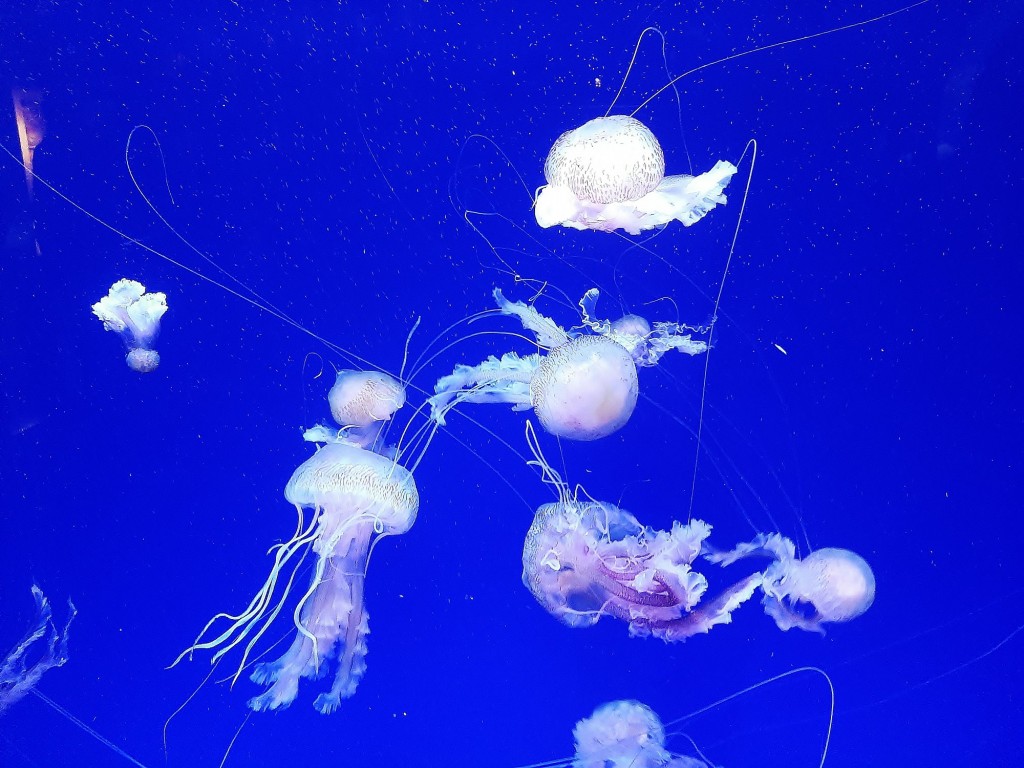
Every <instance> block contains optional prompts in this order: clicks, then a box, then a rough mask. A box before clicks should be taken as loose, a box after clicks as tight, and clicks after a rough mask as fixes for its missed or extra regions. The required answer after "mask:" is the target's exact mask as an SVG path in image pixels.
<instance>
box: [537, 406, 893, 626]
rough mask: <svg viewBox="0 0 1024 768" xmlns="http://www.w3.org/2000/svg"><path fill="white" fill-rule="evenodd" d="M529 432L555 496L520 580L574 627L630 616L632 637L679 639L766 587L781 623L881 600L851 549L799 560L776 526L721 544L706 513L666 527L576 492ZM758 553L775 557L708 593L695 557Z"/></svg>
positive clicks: (831, 618)
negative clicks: (714, 542)
mask: <svg viewBox="0 0 1024 768" xmlns="http://www.w3.org/2000/svg"><path fill="white" fill-rule="evenodd" d="M526 434H527V443H528V445H529V446H530V450H531V452H532V453H533V456H534V460H533V461H532V462H531V464H533V465H535V466H537V467H538V468H539V469H540V471H541V473H542V477H543V479H544V482H545V483H547V484H548V485H549V486H551V487H553V488H554V489H555V490H556V491H557V493H558V501H556V502H553V503H550V504H544V505H542V506H541V507H540V508H539V509H538V510H537V513H536V515H535V516H534V519H533V524H532V525H531V526H530V530H529V532H528V533H527V534H526V541H525V544H524V546H523V583H524V584H525V585H526V587H527V588H528V589H529V590H530V592H531V593H532V594H533V596H534V597H535V598H536V599H537V602H539V603H540V604H541V605H542V606H544V608H545V610H547V611H548V613H550V614H551V615H552V616H554V617H555V618H557V619H558V620H559V621H561V622H562V623H563V624H566V625H567V626H570V627H589V626H593V625H594V624H596V623H597V622H598V621H600V620H601V618H602V617H604V616H612V617H614V618H617V619H619V620H621V621H624V622H626V623H627V624H628V625H629V633H630V635H631V636H649V635H653V636H654V637H660V638H661V639H662V640H665V641H666V642H676V641H680V640H685V639H687V638H688V637H691V636H693V635H695V634H701V633H707V632H709V631H710V630H711V629H712V628H713V627H714V626H716V625H718V624H728V623H730V622H731V621H732V613H733V611H735V610H736V608H738V607H739V606H740V605H742V604H743V603H745V602H746V601H748V600H749V599H750V598H751V597H753V595H754V593H755V592H756V591H757V590H758V589H760V590H761V592H762V595H763V597H762V604H763V605H764V608H765V612H766V613H767V614H768V615H769V616H771V617H772V618H773V619H774V620H775V623H776V624H777V625H778V626H779V628H780V629H783V630H788V629H791V628H792V627H797V628H799V629H804V630H808V631H816V632H821V631H823V629H822V626H821V625H822V624H823V623H826V622H837V621H849V620H850V619H854V618H856V617H858V616H860V615H861V614H863V613H864V612H865V611H866V610H867V609H868V608H869V607H870V606H871V602H872V601H873V600H874V595H875V578H874V575H873V574H872V572H871V568H870V567H869V566H868V564H867V563H866V562H865V561H864V560H863V559H862V558H861V557H859V556H858V555H856V554H854V553H853V552H849V551H847V550H843V549H820V550H816V551H814V552H812V553H811V554H810V555H808V556H807V557H806V558H803V559H799V558H797V556H796V548H795V546H794V544H793V542H792V541H791V540H790V539H787V538H785V537H783V536H781V535H779V534H777V533H773V534H761V535H759V536H758V537H757V538H756V539H755V540H754V541H753V542H750V543H746V544H741V545H739V546H738V547H736V548H735V549H733V550H730V551H727V552H720V551H718V550H716V549H715V548H714V547H712V546H710V544H709V543H708V541H707V540H708V537H709V536H710V535H711V526H710V525H708V524H707V523H705V522H703V521H701V520H690V522H688V523H687V524H685V525H684V524H682V523H680V522H678V521H677V522H674V523H673V524H672V528H671V530H669V531H662V530H657V529H654V528H650V527H648V526H645V525H642V524H641V523H640V522H639V521H638V520H637V519H636V518H635V517H634V516H633V515H631V514H630V513H629V512H626V511H625V510H623V509H620V508H619V507H617V506H615V505H614V504H610V503H607V502H601V501H595V500H593V499H591V498H590V497H588V496H586V494H585V492H582V491H581V490H580V489H577V490H576V491H574V492H570V489H569V486H568V485H567V484H566V483H565V482H564V481H563V480H562V478H561V477H560V476H559V474H558V473H557V472H556V471H555V470H554V469H553V468H552V467H551V466H550V464H548V463H547V461H546V460H545V458H544V456H543V454H542V453H541V451H540V447H539V444H538V443H537V439H536V435H535V433H534V431H533V429H532V427H531V426H530V425H529V424H528V425H527V430H526ZM581 495H582V496H583V498H582V499H581V498H580V496H581ZM754 555H763V556H767V557H770V558H771V559H772V561H771V563H769V565H768V566H767V568H766V569H765V570H764V571H762V572H760V573H754V574H751V575H749V576H746V577H745V578H742V579H740V580H739V581H737V582H735V583H733V584H732V585H731V586H729V587H726V588H725V589H724V590H723V591H722V592H720V593H718V594H717V595H715V596H714V597H712V598H711V599H710V600H709V601H704V602H702V600H703V598H704V596H705V593H706V592H707V591H708V580H707V578H706V577H705V576H704V574H702V573H700V572H698V571H696V570H694V567H693V566H694V563H695V561H696V559H697V558H698V556H700V557H702V558H703V559H705V560H707V561H709V562H713V563H719V564H720V565H723V566H727V565H731V564H732V563H734V562H736V561H737V560H740V559H743V558H747V557H750V556H754ZM808 608H809V609H810V610H807V609H808Z"/></svg>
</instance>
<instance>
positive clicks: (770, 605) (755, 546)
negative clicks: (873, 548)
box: [705, 534, 875, 633]
mask: <svg viewBox="0 0 1024 768" xmlns="http://www.w3.org/2000/svg"><path fill="white" fill-rule="evenodd" d="M756 555H767V556H768V557H771V558H773V562H772V564H771V565H769V566H768V569H767V570H766V571H765V572H764V578H763V581H762V584H761V590H762V592H763V593H764V597H763V598H762V600H761V602H762V603H763V605H764V610H765V613H767V614H768V615H769V616H771V617H772V618H773V619H774V620H775V623H776V624H777V625H778V627H779V629H781V630H784V631H785V630H788V629H792V628H793V627H796V628H798V629H803V630H807V631H808V632H821V633H824V631H825V629H824V627H823V626H822V625H823V624H827V623H833V622H841V621H850V620H851V619H855V618H857V617H858V616H860V615H862V614H863V613H864V612H865V611H867V609H868V608H870V607H871V604H872V603H873V602H874V600H875V574H874V573H873V572H872V570H871V566H869V565H868V564H867V562H866V561H865V560H864V558H862V557H861V556H860V555H858V554H857V553H856V552H851V551H850V550H848V549H837V548H835V547H825V548H823V549H816V550H814V551H813V552H811V553H810V554H809V555H807V557H804V558H798V557H797V556H796V546H795V545H794V544H793V542H792V541H791V540H789V539H787V538H785V537H784V536H780V535H779V534H770V535H763V534H762V535H761V536H758V537H757V538H756V539H754V541H752V542H749V543H745V544H741V545H739V546H738V547H736V548H735V549H733V550H731V551H729V552H715V553H705V557H706V559H708V560H710V561H712V562H717V563H720V564H722V565H730V564H731V563H734V562H736V561H737V560H739V559H741V558H746V557H751V556H756Z"/></svg>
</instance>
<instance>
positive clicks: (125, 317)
mask: <svg viewBox="0 0 1024 768" xmlns="http://www.w3.org/2000/svg"><path fill="white" fill-rule="evenodd" d="M92 312H93V314H94V315H96V317H98V318H99V319H100V320H102V321H103V327H104V328H106V329H107V330H108V331H114V332H115V333H116V334H117V335H118V336H120V337H121V340H122V341H123V342H124V345H125V347H126V348H127V349H128V355H127V356H126V357H125V362H126V363H127V364H128V367H129V368H131V369H132V370H133V371H138V372H139V373H150V372H152V371H155V370H156V369H157V366H159V365H160V353H159V352H157V351H156V350H155V349H153V345H154V343H155V342H156V338H157V336H158V335H159V334H160V320H161V318H163V316H164V313H165V312H167V296H165V295H164V294H163V293H147V292H146V287H145V286H144V285H143V284H142V283H140V282H139V281H137V280H128V279H127V278H125V279H122V280H118V281H117V282H116V283H114V284H113V285H112V286H110V291H109V292H108V293H107V295H106V296H104V297H103V298H102V299H100V300H99V301H97V302H96V303H95V304H93V305H92Z"/></svg>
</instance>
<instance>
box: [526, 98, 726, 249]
mask: <svg viewBox="0 0 1024 768" xmlns="http://www.w3.org/2000/svg"><path fill="white" fill-rule="evenodd" d="M735 173H736V166H734V165H733V164H732V163H730V162H727V161H725V160H719V161H718V162H717V163H716V164H715V166H714V167H713V168H712V169H711V170H710V171H708V172H707V173H703V174H701V175H700V176H689V175H686V174H683V175H679V176H666V175H665V153H664V152H663V151H662V149H661V144H659V143H658V139H657V138H656V137H655V135H654V134H653V133H652V132H651V130H650V129H649V128H648V127H647V126H646V125H644V124H643V123H641V122H640V121H639V120H637V119H636V118H635V117H629V116H626V115H611V116H609V117H598V118H596V119H594V120H591V121H589V122H587V123H584V124H583V125H581V126H580V127H579V128H574V129H573V130H570V131H566V132H565V133H563V134H562V135H561V136H559V137H558V140H557V141H555V143H554V145H553V146H552V147H551V151H550V152H549V153H548V157H547V160H545V162H544V178H545V180H546V181H547V184H546V185H545V186H544V187H542V188H541V189H540V192H539V193H538V194H537V198H536V200H535V201H534V215H535V216H536V218H537V223H538V224H540V226H542V227H553V226H555V225H561V226H563V227H571V228H573V229H593V230H598V231H601V232H613V231H615V230H617V229H623V230H625V231H626V232H628V233H629V234H631V235H638V234H640V232H642V231H644V230H646V229H653V228H655V227H661V226H664V225H666V224H668V223H669V222H672V221H678V222H680V223H681V224H683V225H684V226H687V227H689V226H691V225H693V224H696V223H697V222H698V221H700V220H701V219H702V218H704V216H705V215H706V214H707V213H708V212H709V211H711V210H712V209H713V208H714V207H715V206H717V205H724V204H725V202H726V198H725V194H724V190H725V188H726V187H727V186H728V184H729V180H730V179H731V178H732V176H733V174H735Z"/></svg>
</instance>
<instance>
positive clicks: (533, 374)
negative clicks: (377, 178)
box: [430, 289, 707, 440]
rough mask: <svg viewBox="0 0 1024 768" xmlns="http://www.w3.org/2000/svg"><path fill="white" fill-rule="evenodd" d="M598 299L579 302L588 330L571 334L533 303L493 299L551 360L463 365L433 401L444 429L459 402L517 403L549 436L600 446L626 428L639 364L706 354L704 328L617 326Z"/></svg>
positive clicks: (632, 322) (638, 321)
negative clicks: (601, 312)
mask: <svg viewBox="0 0 1024 768" xmlns="http://www.w3.org/2000/svg"><path fill="white" fill-rule="evenodd" d="M598 295H599V293H598V291H597V289H591V290H590V291H588V292H587V293H586V295H584V297H583V299H581V300H580V309H581V316H582V320H581V324H580V325H579V326H577V327H574V328H570V329H569V330H566V329H564V328H562V326H560V325H558V323H556V322H555V321H554V320H552V319H551V318H549V317H546V316H544V315H542V314H541V313H540V312H538V311H537V309H536V308H534V307H533V306H532V305H529V304H525V303H524V302H521V301H508V300H507V299H506V298H505V297H504V295H502V292H501V291H500V290H499V289H495V290H494V299H495V301H496V302H497V304H498V308H499V309H500V310H501V312H502V314H505V315H510V316H513V317H516V318H518V319H519V321H520V322H521V323H522V324H523V327H524V328H526V329H527V330H528V331H531V332H532V333H533V334H534V335H535V337H536V339H537V344H538V345H539V346H541V347H543V348H545V349H547V354H539V353H537V354H531V355H524V356H520V355H518V354H516V353H515V352H508V353H506V354H504V355H502V356H501V357H500V358H498V357H495V356H493V355H492V356H490V357H488V358H487V359H486V360H484V361H483V362H482V363H480V364H479V365H457V366H456V367H455V370H454V371H453V372H452V373H451V374H449V375H448V376H445V377H443V378H441V379H440V380H439V381H438V382H437V384H436V385H435V386H434V392H435V394H434V396H433V397H431V398H430V406H431V416H432V418H433V419H434V420H435V421H436V422H437V423H438V424H444V423H445V421H444V420H445V416H446V414H447V413H448V412H449V411H450V410H451V409H452V408H454V407H455V406H456V405H458V404H460V403H510V404H511V405H512V406H513V408H514V409H515V410H525V409H528V408H533V410H534V412H535V413H536V414H537V418H538V419H539V420H540V423H541V425H542V426H543V427H544V429H545V430H546V431H548V432H549V433H551V434H553V435H557V436H558V437H565V438H569V439H572V440H597V439H599V438H602V437H605V436H607V435H610V434H612V433H613V432H615V431H617V430H618V429H621V428H622V427H623V426H624V425H625V424H626V422H627V421H629V417H630V416H631V415H632V414H633V409H634V408H635V407H636V401H637V397H638V393H639V382H638V377H637V366H652V365H655V364H656V363H657V362H658V360H659V359H660V358H661V356H662V355H663V354H664V353H665V352H667V351H668V350H670V349H678V350H680V351H681V352H684V353H686V354H689V355H697V354H700V353H702V352H705V351H706V350H707V344H706V343H705V342H704V341H702V340H700V339H695V338H693V336H694V334H696V333H699V332H701V330H702V329H700V328H697V327H691V326H686V325H682V324H680V323H662V322H657V323H654V324H653V326H652V324H651V323H648V322H647V321H646V320H644V319H643V318H641V317H638V316H636V315H627V316H626V317H624V318H622V319H621V320H619V321H615V322H611V321H608V320H599V319H596V318H595V317H593V314H594V306H595V304H596V302H597V297H598Z"/></svg>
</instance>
